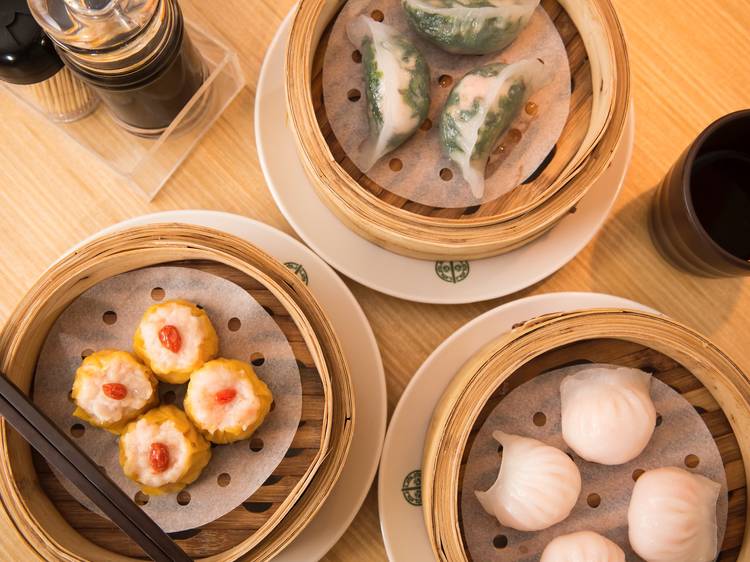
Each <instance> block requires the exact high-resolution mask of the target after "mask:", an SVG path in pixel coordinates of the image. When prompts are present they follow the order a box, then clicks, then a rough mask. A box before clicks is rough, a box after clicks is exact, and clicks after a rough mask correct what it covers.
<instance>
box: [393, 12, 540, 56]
mask: <svg viewBox="0 0 750 562" xmlns="http://www.w3.org/2000/svg"><path fill="white" fill-rule="evenodd" d="M402 4H403V7H404V11H405V12H406V18H407V20H408V21H409V24H410V25H411V26H412V28H413V29H414V31H416V32H417V33H418V34H419V35H421V36H422V37H424V38H425V39H427V40H428V41H430V42H431V43H434V44H435V45H437V46H438V47H440V48H441V49H443V50H444V51H448V52H449V53H454V54H458V55H486V54H488V53H494V52H497V51H501V50H503V49H504V48H505V47H507V46H508V45H510V44H511V43H512V42H513V41H514V40H515V38H516V37H518V34H519V33H521V30H522V29H523V28H524V27H526V25H527V24H528V23H529V20H530V19H531V16H532V15H533V14H534V10H535V9H536V7H537V6H538V5H539V0H402Z"/></svg>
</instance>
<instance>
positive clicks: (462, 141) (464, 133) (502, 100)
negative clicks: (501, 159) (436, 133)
mask: <svg viewBox="0 0 750 562" xmlns="http://www.w3.org/2000/svg"><path fill="white" fill-rule="evenodd" d="M550 80H551V72H550V71H549V69H547V68H546V67H545V66H544V63H542V62H541V61H539V60H537V59H525V60H521V61H518V62H514V63H512V64H503V63H500V62H495V63H490V64H486V65H484V66H480V67H479V68H475V69H474V70H472V71H471V72H469V73H468V74H466V75H465V76H464V77H463V78H461V80H459V82H458V83H457V84H456V86H455V87H454V88H453V90H452V91H451V93H450V94H449V95H448V99H447V101H446V102H445V107H444V108H443V113H442V115H441V116H440V142H441V144H442V147H443V151H444V152H445V154H446V156H448V158H450V159H451V160H452V161H453V162H454V163H455V164H456V166H457V167H458V169H459V170H460V172H461V175H462V176H463V178H464V180H466V183H468V184H469V187H470V188H471V192H472V194H473V195H474V197H476V198H477V199H481V198H482V196H483V195H484V175H485V169H486V167H487V160H488V159H489V157H490V153H491V152H492V149H493V148H494V146H495V144H496V143H497V141H498V139H499V138H500V136H501V135H502V134H503V133H504V132H505V131H507V130H508V128H509V127H510V125H511V123H513V121H514V120H515V119H516V117H518V115H519V114H520V113H521V109H522V108H523V107H524V104H525V103H526V101H527V100H528V99H529V97H530V96H531V95H532V94H533V93H534V92H535V91H537V90H539V89H541V88H543V87H544V86H545V85H547V84H548V83H549V81H550ZM500 195H501V194H500Z"/></svg>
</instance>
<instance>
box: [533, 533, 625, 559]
mask: <svg viewBox="0 0 750 562" xmlns="http://www.w3.org/2000/svg"><path fill="white" fill-rule="evenodd" d="M539 562H625V553H624V552H623V550H622V549H621V548H620V547H619V546H617V545H616V544H615V543H613V542H612V541H611V540H609V539H608V538H606V537H603V536H601V535H600V534H598V533H594V532H593V531H579V532H577V533H570V534H569V535H561V536H559V537H555V538H554V539H552V540H551V541H550V542H549V544H548V545H547V546H546V548H545V549H544V552H542V558H541V559H540V560H539Z"/></svg>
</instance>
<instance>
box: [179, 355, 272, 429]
mask: <svg viewBox="0 0 750 562" xmlns="http://www.w3.org/2000/svg"><path fill="white" fill-rule="evenodd" d="M271 402H273V396H272V395H271V391H270V390H269V389H268V387H267V386H266V383H264V382H263V381H262V380H260V379H259V378H258V377H257V375H256V374H255V371H254V370H253V368H252V367H251V366H250V365H248V364H247V363H245V362H244V361H238V360H236V359H215V360H213V361H209V362H208V363H206V364H205V365H203V367H201V368H200V369H198V370H197V371H195V372H194V373H193V375H192V376H191V377H190V383H189V384H188V388H187V394H186V395H185V401H184V405H185V412H186V413H187V415H188V417H189V418H190V419H191V420H192V422H193V423H194V424H195V426H196V427H197V428H198V429H199V430H200V431H201V432H202V433H203V435H204V436H205V437H206V439H208V440H209V441H212V442H214V443H231V442H233V441H239V440H240V439H247V438H248V437H250V436H251V435H252V434H253V432H254V431H255V430H256V429H258V427H260V425H261V424H262V423H263V420H265V418H266V416H267V415H268V412H269V411H270V410H271Z"/></svg>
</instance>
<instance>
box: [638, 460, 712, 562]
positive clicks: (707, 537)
mask: <svg viewBox="0 0 750 562" xmlns="http://www.w3.org/2000/svg"><path fill="white" fill-rule="evenodd" d="M720 491H721V486H720V485H719V484H717V483H716V482H714V481H713V480H710V479H709V478H706V477H705V476H701V475H699V474H693V473H691V472H688V471H687V470H683V469H681V468H675V467H666V468H657V469H655V470H648V471H646V472H644V473H643V474H642V475H641V476H640V478H638V480H637V481H636V483H635V487H634V488H633V495H632V496H631V498H630V506H629V507H628V536H629V539H630V546H631V547H632V548H633V550H634V551H635V553H636V554H637V555H638V556H640V557H641V558H643V559H644V560H645V561H646V562H709V561H710V560H714V559H715V558H716V554H717V552H716V551H717V548H718V537H717V524H716V501H717V500H718V498H719V492H720Z"/></svg>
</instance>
